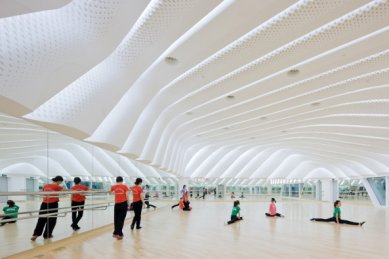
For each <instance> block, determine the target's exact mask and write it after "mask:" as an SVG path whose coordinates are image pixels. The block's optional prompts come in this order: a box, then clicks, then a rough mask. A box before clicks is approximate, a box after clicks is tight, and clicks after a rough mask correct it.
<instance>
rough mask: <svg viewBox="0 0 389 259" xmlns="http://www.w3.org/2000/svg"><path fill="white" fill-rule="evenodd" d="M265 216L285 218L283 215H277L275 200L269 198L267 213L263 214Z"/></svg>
mask: <svg viewBox="0 0 389 259" xmlns="http://www.w3.org/2000/svg"><path fill="white" fill-rule="evenodd" d="M265 215H266V216H268V217H285V216H284V215H281V214H280V213H277V207H276V199H274V198H271V201H270V205H269V213H265Z"/></svg>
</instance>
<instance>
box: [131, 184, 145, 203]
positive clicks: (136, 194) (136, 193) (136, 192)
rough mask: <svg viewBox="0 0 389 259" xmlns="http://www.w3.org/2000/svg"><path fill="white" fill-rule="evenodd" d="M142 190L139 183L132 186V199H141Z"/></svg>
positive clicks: (135, 200) (134, 200)
mask: <svg viewBox="0 0 389 259" xmlns="http://www.w3.org/2000/svg"><path fill="white" fill-rule="evenodd" d="M142 192H143V189H142V187H140V186H139V185H135V186H132V201H133V202H137V201H140V200H141V198H140V195H141V193H142Z"/></svg>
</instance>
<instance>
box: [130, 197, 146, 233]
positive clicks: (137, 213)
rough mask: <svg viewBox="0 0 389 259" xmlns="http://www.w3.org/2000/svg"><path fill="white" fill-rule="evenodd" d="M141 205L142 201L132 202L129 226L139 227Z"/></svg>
mask: <svg viewBox="0 0 389 259" xmlns="http://www.w3.org/2000/svg"><path fill="white" fill-rule="evenodd" d="M142 207H143V202H142V201H137V202H134V213H135V216H134V219H133V220H132V224H131V226H135V224H136V227H140V220H141V215H142Z"/></svg>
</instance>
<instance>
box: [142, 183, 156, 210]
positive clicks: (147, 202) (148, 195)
mask: <svg viewBox="0 0 389 259" xmlns="http://www.w3.org/2000/svg"><path fill="white" fill-rule="evenodd" d="M149 199H150V187H149V186H148V185H147V184H146V187H145V204H146V206H147V208H150V207H153V208H154V209H156V208H157V206H155V205H153V204H151V203H150V202H149Z"/></svg>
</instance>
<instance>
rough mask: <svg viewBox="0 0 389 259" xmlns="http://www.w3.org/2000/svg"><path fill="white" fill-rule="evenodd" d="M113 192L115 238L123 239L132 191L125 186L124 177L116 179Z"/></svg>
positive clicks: (112, 188)
mask: <svg viewBox="0 0 389 259" xmlns="http://www.w3.org/2000/svg"><path fill="white" fill-rule="evenodd" d="M111 192H113V193H115V208H114V216H113V218H114V225H115V229H114V231H113V237H114V238H117V239H123V225H124V220H125V219H126V216H127V208H128V207H129V206H130V200H129V198H128V195H129V194H130V189H129V188H128V186H127V185H124V184H123V177H121V176H118V177H116V184H115V185H113V186H112V187H111Z"/></svg>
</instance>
